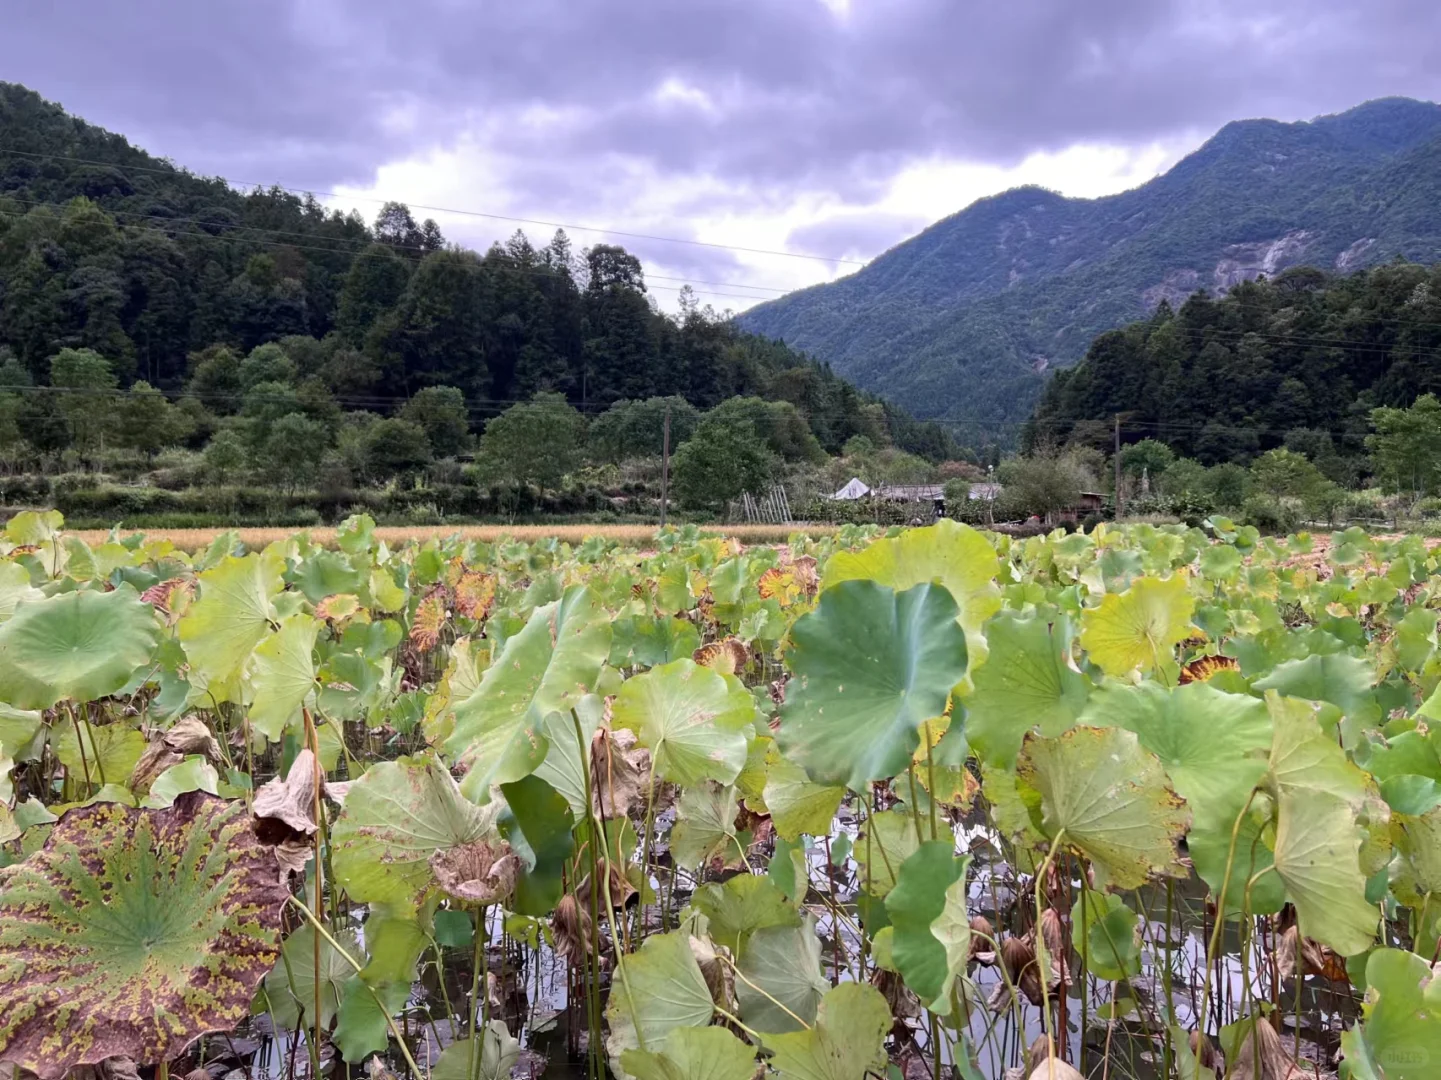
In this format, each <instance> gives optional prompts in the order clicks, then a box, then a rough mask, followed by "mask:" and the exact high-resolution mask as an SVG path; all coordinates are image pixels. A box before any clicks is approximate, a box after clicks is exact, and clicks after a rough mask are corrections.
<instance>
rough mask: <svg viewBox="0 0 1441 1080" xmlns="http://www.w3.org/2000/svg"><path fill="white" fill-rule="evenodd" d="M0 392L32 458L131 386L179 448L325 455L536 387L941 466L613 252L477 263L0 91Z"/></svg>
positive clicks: (926, 428) (394, 222) (803, 361)
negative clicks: (360, 439) (376, 428)
mask: <svg viewBox="0 0 1441 1080" xmlns="http://www.w3.org/2000/svg"><path fill="white" fill-rule="evenodd" d="M97 356H98V357H100V358H103V361H104V363H103V364H96V363H95V362H94V360H93V357H97ZM77 357H79V359H77ZM77 380H78V381H77ZM0 384H3V388H4V390H5V395H4V398H5V401H4V405H5V407H4V409H3V410H0V412H3V414H4V415H3V417H0V420H3V423H0V439H3V440H4V441H7V442H9V443H14V442H16V441H17V440H18V441H19V443H20V444H21V446H22V448H24V447H28V448H29V449H30V450H32V451H35V453H36V455H37V460H38V459H41V458H44V456H45V455H46V454H58V453H59V452H60V451H62V450H65V449H67V448H68V446H67V437H68V441H69V443H70V444H78V443H83V442H84V441H85V439H86V437H87V435H93V434H94V432H93V431H89V432H87V431H83V430H79V429H78V428H77V427H76V424H75V423H74V420H75V419H76V418H75V417H74V415H73V414H74V413H75V411H76V410H75V409H74V408H71V409H67V408H66V403H65V400H64V399H65V398H66V395H67V394H74V393H77V392H83V393H85V394H90V395H91V396H92V398H93V395H94V394H95V393H97V392H107V393H109V394H110V395H111V396H112V397H115V398H116V399H117V400H122V402H123V399H124V398H125V396H126V395H127V394H128V393H129V392H130V391H132V390H135V391H137V392H138V393H140V394H141V395H158V396H159V397H161V398H163V399H165V400H167V401H168V402H170V403H172V404H173V405H174V406H175V408H177V409H180V410H182V411H183V413H184V417H179V418H172V419H174V420H175V422H174V424H173V425H172V429H173V430H174V431H175V432H177V433H183V437H184V439H186V440H188V441H189V442H190V444H191V445H193V446H199V445H203V444H204V443H205V441H206V439H207V438H209V437H210V436H211V435H213V434H214V433H216V432H219V431H221V430H224V429H225V427H226V423H225V418H226V417H228V416H233V415H237V414H240V415H247V414H248V415H253V414H255V413H256V412H257V410H258V411H259V412H261V413H264V414H266V416H267V421H266V422H267V423H273V422H274V421H276V420H279V419H282V418H283V417H284V416H289V415H297V416H304V417H307V418H310V419H312V420H322V419H323V420H325V421H326V422H327V424H328V425H329V426H328V435H327V437H328V438H329V439H330V440H331V441H332V442H335V441H337V440H338V438H339V435H338V429H339V428H340V427H343V426H344V423H345V420H344V418H345V417H347V416H351V415H352V414H354V415H355V416H356V417H357V419H356V422H357V423H360V422H362V421H363V420H364V419H365V418H371V419H373V418H375V417H392V416H395V415H398V414H399V413H400V412H401V411H402V410H403V409H404V408H405V407H406V403H407V402H408V401H410V400H411V399H412V398H413V397H414V396H415V395H416V394H418V393H419V392H420V391H423V390H427V389H428V388H429V389H434V388H446V394H447V395H449V396H448V397H447V398H446V400H447V401H448V402H450V403H451V404H452V405H454V404H455V403H456V402H459V403H461V405H462V407H463V410H464V412H465V414H466V415H467V416H468V420H469V425H470V428H471V429H472V430H473V431H475V432H476V433H478V432H479V431H480V429H481V428H482V426H483V424H484V422H485V421H486V420H487V419H489V418H492V417H494V416H496V415H498V414H499V413H501V412H503V411H504V410H505V409H506V408H508V407H510V406H512V405H514V404H517V403H520V402H525V401H529V400H530V399H531V398H532V396H533V395H535V394H537V393H542V392H543V393H548V394H554V395H560V396H563V398H564V399H565V401H566V402H568V403H569V404H570V405H572V406H573V407H575V408H576V409H578V410H579V411H580V412H581V413H582V414H584V415H585V416H587V417H590V416H595V415H598V414H599V413H601V412H602V411H603V410H605V409H606V408H607V407H608V406H610V405H612V404H613V403H616V402H620V401H627V400H629V401H640V400H644V399H650V398H659V397H673V398H675V399H677V400H680V399H683V400H684V402H688V403H690V404H691V405H693V406H695V407H697V408H699V409H702V410H704V409H711V408H713V407H715V406H717V405H719V404H720V403H722V402H724V401H727V400H728V399H731V398H735V397H747V398H760V399H764V400H767V401H769V402H773V403H790V404H791V405H793V406H794V409H795V411H796V412H797V413H799V415H800V416H801V417H803V419H804V422H805V424H806V425H807V426H808V427H809V429H810V432H811V434H812V435H814V437H815V439H816V440H817V442H818V444H819V445H820V447H822V448H823V449H824V450H826V451H828V452H836V451H839V450H840V449H841V447H842V446H843V445H844V444H845V443H846V442H847V441H848V440H850V439H852V438H853V437H856V436H864V437H866V438H868V439H871V440H873V441H877V442H880V443H893V444H894V445H896V446H897V447H899V448H900V449H903V450H907V451H911V452H915V453H918V454H921V455H924V456H926V457H928V458H931V459H933V460H935V459H940V458H944V457H947V456H953V451H954V448H953V446H952V445H951V443H950V440H949V438H948V437H947V436H946V435H945V433H944V431H943V429H940V428H937V427H935V426H931V425H920V424H917V423H915V422H914V421H911V420H910V419H909V418H908V417H907V416H906V415H905V414H903V413H902V412H900V411H899V410H897V409H895V408H893V407H891V406H889V405H886V404H884V403H882V402H881V401H880V400H879V399H877V398H875V397H874V396H872V395H868V394H863V393H861V392H859V391H857V390H856V389H855V388H854V387H852V386H851V385H850V384H849V383H847V382H846V381H844V380H843V379H841V378H839V377H838V376H836V375H834V374H833V373H832V372H831V371H830V370H829V369H828V368H827V367H826V366H824V365H821V364H818V363H816V362H814V361H813V360H811V359H809V358H807V357H805V356H803V355H800V354H798V353H796V352H794V351H793V350H790V349H788V348H786V347H785V346H783V345H779V344H776V343H773V342H770V341H767V340H765V339H763V338H759V337H756V336H754V335H751V334H747V333H744V332H742V331H740V330H738V329H737V328H736V327H735V326H734V325H733V324H732V323H730V322H729V321H728V320H727V319H725V318H722V317H720V316H718V315H717V314H716V313H714V312H713V311H711V310H709V309H708V308H703V307H701V306H700V305H699V304H697V303H696V302H695V300H694V297H693V296H692V295H690V294H689V293H688V292H687V293H684V294H683V296H682V301H681V305H680V311H679V313H678V314H677V315H674V316H672V315H669V314H666V313H664V312H662V311H661V310H660V309H659V307H658V306H657V305H656V304H655V303H654V302H653V301H652V299H651V298H650V296H649V295H648V294H647V290H646V283H645V280H644V275H643V272H642V268H641V264H640V261H639V260H638V259H637V258H636V257H635V256H633V255H631V254H629V253H628V252H626V251H625V250H624V249H622V248H620V247H615V246H610V245H605V244H600V245H597V246H595V247H592V248H589V249H587V250H584V251H577V250H575V249H573V248H572V246H571V243H570V241H569V240H568V239H567V237H566V236H565V235H564V234H563V233H557V234H556V235H555V237H554V238H553V239H552V240H551V241H550V242H549V243H548V244H546V245H545V246H543V247H536V246H533V245H532V244H531V242H530V241H529V240H527V239H526V238H525V237H524V236H522V235H520V234H517V235H516V236H515V237H513V238H512V239H511V240H510V241H509V242H507V243H505V244H498V245H496V246H494V247H492V248H491V249H490V250H489V251H487V252H485V253H483V254H481V253H476V252H472V251H468V250H464V249H462V248H459V247H457V246H455V245H452V244H448V243H447V242H446V240H445V238H444V237H443V236H442V234H441V230H440V229H439V227H438V226H437V225H436V224H435V222H434V221H430V220H426V221H423V222H417V221H416V220H415V219H414V217H413V216H412V215H411V213H410V211H409V210H408V209H407V208H406V207H405V206H403V205H400V204H394V203H392V204H388V205H386V206H385V207H384V208H383V209H382V210H381V211H380V213H379V215H378V216H377V218H376V219H375V221H374V222H373V223H371V224H367V223H366V222H365V221H364V220H362V219H361V218H360V217H359V216H358V215H356V214H355V213H351V214H348V215H344V214H341V213H338V212H336V211H335V210H332V209H328V208H326V207H324V206H322V205H321V204H320V203H318V202H317V201H316V200H315V198H314V197H313V196H311V195H301V194H296V193H293V192H290V191H286V190H281V189H279V188H272V189H267V190H254V191H248V192H242V191H238V190H235V189H234V188H232V187H231V186H229V185H228V184H226V183H225V182H224V181H221V180H217V179H206V178H202V177H198V176H195V175H192V174H190V173H188V172H186V171H184V170H183V169H180V168H176V167H174V166H173V165H171V164H170V163H169V162H166V161H162V160H160V159H156V158H154V157H151V156H150V155H148V154H146V153H145V152H143V151H141V150H139V149H136V148H134V147H132V146H130V145H129V144H128V143H127V142H126V140H125V139H124V138H122V137H120V136H118V135H114V134H111V133H108V132H106V131H103V130H101V129H99V128H96V127H94V126H92V125H89V124H86V123H84V122H83V121H80V120H78V119H75V118H72V117H70V116H68V115H66V114H65V113H64V112H63V111H62V110H61V109H60V108H59V107H57V106H55V105H52V104H50V103H48V102H45V101H44V100H42V99H41V98H40V97H39V96H37V95H36V94H34V93H33V92H31V91H29V90H27V89H25V88H23V87H20V86H16V85H12V84H4V83H0ZM432 397H433V395H432ZM146 400H147V401H148V400H150V399H149V398H148V397H147V398H146ZM286 408H290V409H291V411H289V412H286V411H283V410H284V409H286ZM109 411H110V410H106V409H101V410H100V413H101V415H98V416H94V417H93V420H94V423H95V425H96V426H97V427H103V426H104V421H105V420H106V418H107V417H106V415H104V414H106V413H108V412H109ZM120 411H123V410H116V412H117V413H118V412H120ZM134 411H138V412H140V413H141V414H142V417H143V416H144V415H149V414H146V413H144V410H139V409H138V408H137V409H136V410H134ZM412 412H414V409H412ZM151 413H153V414H154V415H156V416H160V415H161V414H162V413H163V409H159V408H157V407H151ZM337 417H340V419H337ZM82 426H84V425H82ZM160 426H161V428H162V429H163V428H164V427H165V425H163V424H162V425H160ZM132 434H134V433H132ZM177 437H180V436H179V435H177ZM657 449H658V448H657ZM57 460H58V459H57Z"/></svg>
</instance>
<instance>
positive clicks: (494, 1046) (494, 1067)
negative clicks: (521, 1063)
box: [430, 1020, 520, 1080]
mask: <svg viewBox="0 0 1441 1080" xmlns="http://www.w3.org/2000/svg"><path fill="white" fill-rule="evenodd" d="M477 1056H478V1057H479V1060H476V1058H477ZM519 1059H520V1043H519V1042H517V1041H516V1040H515V1039H514V1038H513V1037H512V1036H511V1034H510V1029H509V1028H507V1027H506V1026H505V1021H504V1020H492V1021H491V1022H490V1023H488V1024H486V1025H485V1027H484V1028H482V1029H481V1035H480V1045H479V1046H478V1047H477V1046H476V1044H475V1040H473V1039H460V1040H459V1041H457V1042H454V1043H451V1044H450V1045H449V1046H447V1047H446V1048H445V1052H444V1053H442V1054H441V1055H440V1059H439V1060H438V1061H437V1062H436V1063H435V1069H434V1070H433V1071H432V1072H431V1073H430V1080H509V1077H510V1073H511V1069H512V1068H513V1067H514V1065H515V1063H516V1062H517V1061H518V1060H519Z"/></svg>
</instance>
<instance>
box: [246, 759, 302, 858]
mask: <svg viewBox="0 0 1441 1080" xmlns="http://www.w3.org/2000/svg"><path fill="white" fill-rule="evenodd" d="M315 772H316V769H315V755H314V754H312V753H311V752H310V750H309V749H305V750H302V751H300V753H298V754H296V755H295V761H294V762H292V763H291V766H290V772H289V773H288V774H287V775H286V777H285V779H284V780H282V779H281V778H280V777H278V776H277V777H276V778H275V779H274V780H271V781H270V782H269V783H267V784H266V785H264V786H263V787H262V788H261V789H260V790H259V791H257V792H256V793H255V802H254V803H253V804H251V812H252V813H254V814H255V818H256V825H255V831H256V834H257V835H258V836H259V837H260V839H261V840H262V841H265V842H266V843H270V844H272V845H273V844H280V843H284V842H285V841H286V840H296V839H299V838H301V837H306V836H314V835H315V830H316V824H315Z"/></svg>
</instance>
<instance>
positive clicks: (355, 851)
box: [331, 757, 500, 908]
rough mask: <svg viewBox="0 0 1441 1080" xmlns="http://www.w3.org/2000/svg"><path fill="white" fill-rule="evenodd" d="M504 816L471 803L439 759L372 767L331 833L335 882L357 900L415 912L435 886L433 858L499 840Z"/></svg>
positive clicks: (404, 760) (358, 783)
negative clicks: (497, 827)
mask: <svg viewBox="0 0 1441 1080" xmlns="http://www.w3.org/2000/svg"><path fill="white" fill-rule="evenodd" d="M499 812H500V806H499V805H494V806H489V807H478V806H476V805H475V804H473V803H471V802H469V801H467V800H466V798H465V797H464V796H463V795H461V793H460V788H459V787H458V786H457V785H456V782H455V781H454V780H453V779H452V778H451V775H450V773H449V771H448V770H447V769H446V768H445V766H444V765H442V764H441V763H440V762H438V761H436V760H435V759H434V758H429V757H422V758H401V759H400V760H399V761H387V762H382V763H380V764H378V765H373V766H371V768H370V769H369V770H367V771H366V773H365V775H364V776H362V777H361V778H360V779H359V780H357V781H355V782H354V784H353V785H352V786H351V788H350V792H349V794H348V795H347V796H346V798H345V807H344V809H343V811H342V812H341V815H340V818H339V819H338V820H337V821H336V823H335V828H334V829H333V830H332V833H331V843H332V845H333V856H332V857H333V859H334V864H335V876H336V878H337V879H338V880H339V881H340V883H341V884H342V885H343V886H345V890H346V892H348V893H349V894H350V897H351V899H353V900H357V901H361V902H374V903H390V904H395V905H397V906H399V907H402V908H404V907H410V906H413V905H414V904H416V903H417V902H418V900H419V898H420V895H421V894H422V893H423V892H425V890H426V889H428V888H429V887H430V886H431V885H432V884H433V883H434V880H435V878H434V873H433V871H432V870H431V867H430V860H431V859H432V858H433V857H434V856H435V855H436V853H437V852H445V851H451V850H453V849H455V848H459V847H463V846H464V845H467V844H472V843H475V842H477V841H480V840H484V839H486V838H487V837H494V836H495V835H496V830H495V822H496V817H497V815H498V814H499Z"/></svg>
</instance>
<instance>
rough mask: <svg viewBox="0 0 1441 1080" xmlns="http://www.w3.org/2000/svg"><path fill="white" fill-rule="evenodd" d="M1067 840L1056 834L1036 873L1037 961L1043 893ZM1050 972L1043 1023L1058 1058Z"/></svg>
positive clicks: (1044, 980) (1042, 941) (1042, 943)
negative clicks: (1062, 844) (1062, 845)
mask: <svg viewBox="0 0 1441 1080" xmlns="http://www.w3.org/2000/svg"><path fill="white" fill-rule="evenodd" d="M1065 838H1066V830H1065V829H1062V830H1061V831H1060V832H1058V833H1056V838H1055V839H1054V840H1052V841H1051V850H1050V851H1048V852H1046V861H1045V862H1043V863H1041V866H1040V869H1039V870H1037V871H1036V952H1037V959H1038V961H1039V956H1040V954H1041V953H1045V952H1046V938H1045V935H1044V934H1042V933H1041V891H1042V889H1044V888H1045V881H1046V874H1047V873H1048V872H1049V871H1050V869H1051V862H1052V861H1053V860H1054V859H1055V857H1056V852H1057V851H1059V850H1060V847H1061V841H1062V840H1064V839H1065ZM1048 975H1049V972H1048V971H1047V970H1046V969H1045V968H1042V969H1041V1021H1042V1023H1043V1024H1044V1025H1045V1029H1046V1050H1047V1052H1048V1053H1049V1054H1050V1056H1051V1057H1052V1058H1054V1057H1055V1056H1056V1035H1055V1030H1054V1025H1053V1024H1052V1023H1051V998H1050V991H1049V990H1048V989H1047V987H1048V985H1049V983H1050V981H1051V980H1050V979H1049V978H1048Z"/></svg>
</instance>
